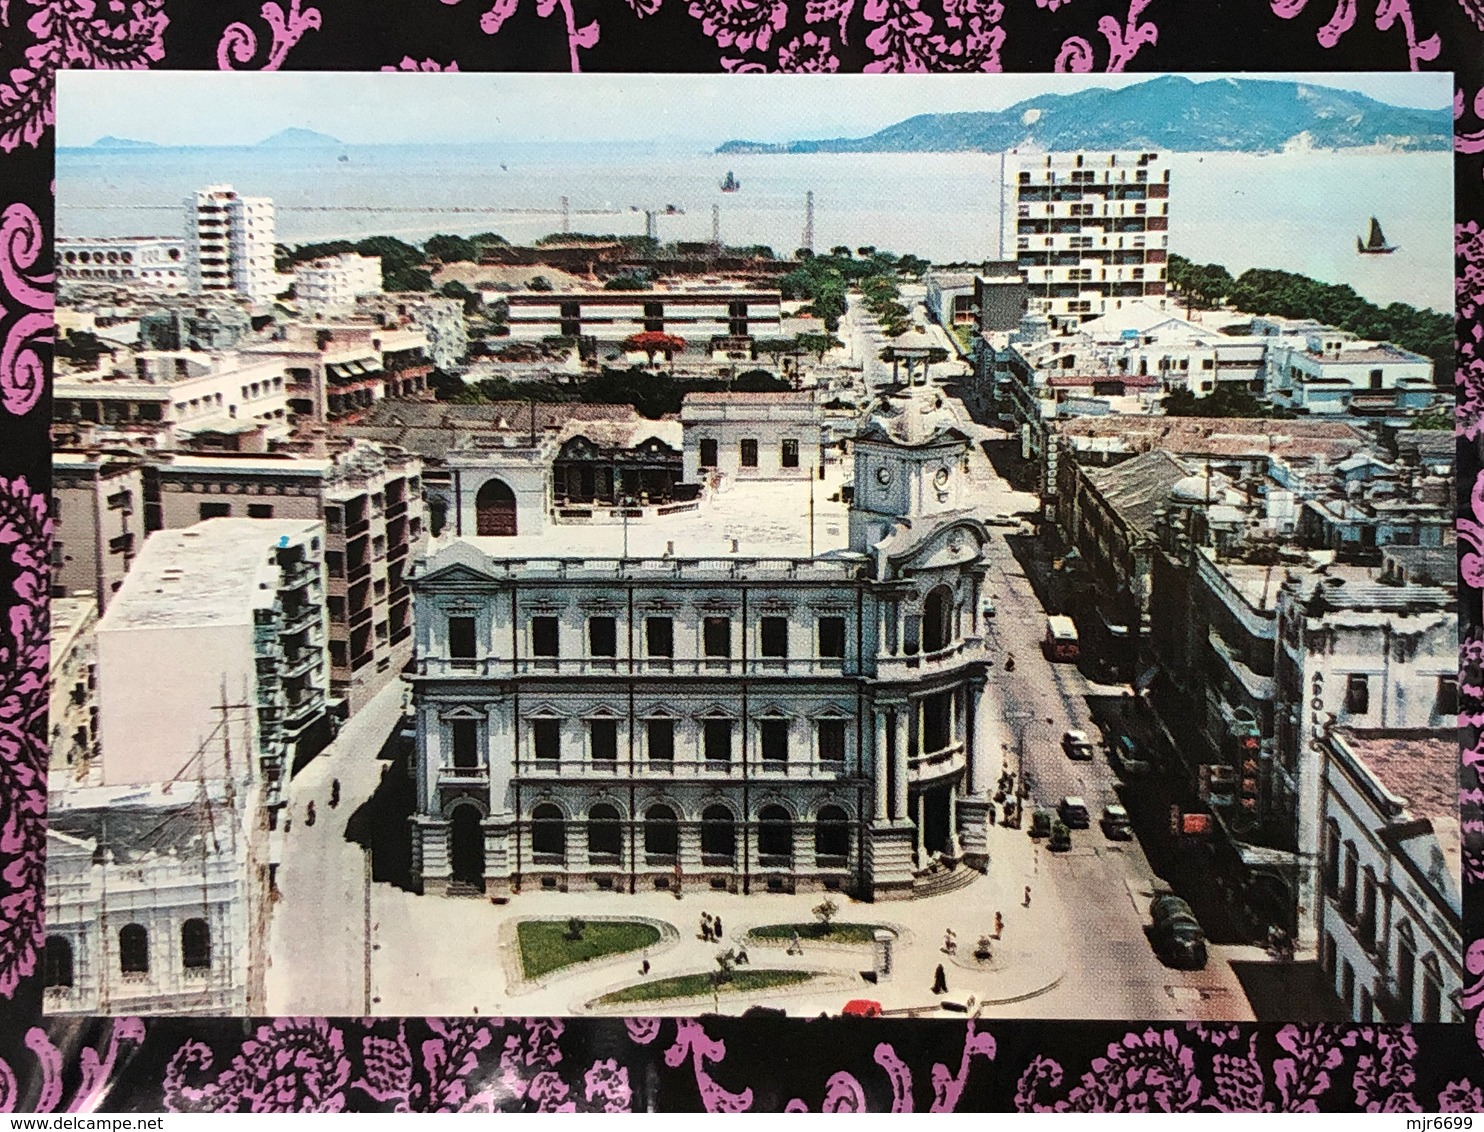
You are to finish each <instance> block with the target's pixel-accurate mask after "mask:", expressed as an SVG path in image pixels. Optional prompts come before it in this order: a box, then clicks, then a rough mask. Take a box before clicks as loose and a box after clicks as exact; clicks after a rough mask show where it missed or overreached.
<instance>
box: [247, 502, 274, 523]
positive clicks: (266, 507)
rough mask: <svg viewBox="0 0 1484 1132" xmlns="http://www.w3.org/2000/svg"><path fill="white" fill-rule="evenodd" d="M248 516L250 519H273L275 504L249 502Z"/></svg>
mask: <svg viewBox="0 0 1484 1132" xmlns="http://www.w3.org/2000/svg"><path fill="white" fill-rule="evenodd" d="M247 517H248V518H249V519H271V518H273V504H271V503H249V504H248V505H247Z"/></svg>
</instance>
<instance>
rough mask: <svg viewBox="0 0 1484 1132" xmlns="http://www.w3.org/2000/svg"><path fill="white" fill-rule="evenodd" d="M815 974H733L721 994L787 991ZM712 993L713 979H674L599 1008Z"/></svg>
mask: <svg viewBox="0 0 1484 1132" xmlns="http://www.w3.org/2000/svg"><path fill="white" fill-rule="evenodd" d="M817 973H818V972H816V971H769V970H766V969H765V970H760V971H734V972H733V973H732V977H731V978H730V979H729V980H728V981H727V982H725V983H722V984H721V987H720V991H721V993H722V994H736V993H741V992H745V991H758V990H767V989H768V988H769V987H785V986H791V985H795V984H798V983H807V982H808V981H809V980H810V979H812V978H814V976H815V975H816V974H817ZM710 993H711V975H710V973H709V972H705V973H702V974H698V975H675V976H673V977H672V978H668V979H655V980H653V981H652V982H648V983H635V984H634V985H633V986H631V987H624V988H623V989H622V990H616V991H613V992H612V993H611V994H605V995H604V996H603V997H602V998H600V999H598V1003H599V1005H607V1006H611V1005H615V1004H617V1003H622V1002H654V1001H656V1000H658V999H663V998H700V997H701V996H703V995H709V994H710Z"/></svg>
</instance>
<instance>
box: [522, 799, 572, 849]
mask: <svg viewBox="0 0 1484 1132" xmlns="http://www.w3.org/2000/svg"><path fill="white" fill-rule="evenodd" d="M531 851H532V852H533V853H536V854H538V855H546V856H551V857H563V856H565V855H566V852H567V823H566V821H565V819H563V817H562V811H561V810H559V809H558V808H557V807H556V806H553V805H552V804H551V803H550V802H545V803H543V804H541V805H539V806H537V807H536V808H535V809H534V810H532V811H531Z"/></svg>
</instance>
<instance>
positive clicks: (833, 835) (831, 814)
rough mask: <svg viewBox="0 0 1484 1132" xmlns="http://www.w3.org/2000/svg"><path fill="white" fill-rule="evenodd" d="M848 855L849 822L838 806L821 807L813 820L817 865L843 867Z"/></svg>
mask: <svg viewBox="0 0 1484 1132" xmlns="http://www.w3.org/2000/svg"><path fill="white" fill-rule="evenodd" d="M849 855H850V820H849V819H848V818H847V817H846V816H845V811H844V810H842V809H841V808H840V807H839V806H821V807H820V809H819V815H818V816H817V817H816V818H815V819H814V857H815V861H816V863H817V864H824V863H826V862H828V863H830V864H832V865H843V864H844V863H845V858H846V857H848V856H849Z"/></svg>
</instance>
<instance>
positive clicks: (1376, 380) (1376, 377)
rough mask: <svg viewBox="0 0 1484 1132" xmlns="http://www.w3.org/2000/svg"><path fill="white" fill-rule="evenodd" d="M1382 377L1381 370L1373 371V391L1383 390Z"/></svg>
mask: <svg viewBox="0 0 1484 1132" xmlns="http://www.w3.org/2000/svg"><path fill="white" fill-rule="evenodd" d="M1381 376H1382V375H1381V371H1380V370H1378V369H1373V370H1371V388H1372V389H1380V388H1381Z"/></svg>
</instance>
